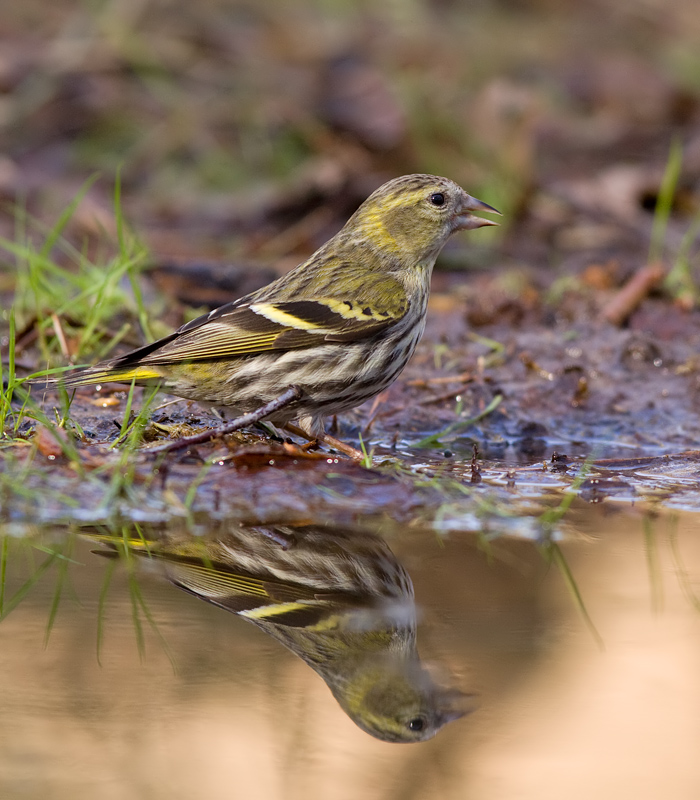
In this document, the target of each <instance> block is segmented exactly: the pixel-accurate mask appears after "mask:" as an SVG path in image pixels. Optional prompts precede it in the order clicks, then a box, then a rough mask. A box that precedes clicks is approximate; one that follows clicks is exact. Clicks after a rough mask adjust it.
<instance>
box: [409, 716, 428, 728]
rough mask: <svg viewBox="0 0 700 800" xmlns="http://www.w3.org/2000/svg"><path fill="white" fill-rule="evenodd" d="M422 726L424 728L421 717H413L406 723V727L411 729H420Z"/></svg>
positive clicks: (423, 721)
mask: <svg viewBox="0 0 700 800" xmlns="http://www.w3.org/2000/svg"><path fill="white" fill-rule="evenodd" d="M423 728H425V720H424V719H423V717H415V718H414V719H412V720H411V721H410V722H409V723H408V729H409V730H411V731H422V730H423Z"/></svg>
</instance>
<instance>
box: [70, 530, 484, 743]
mask: <svg viewBox="0 0 700 800" xmlns="http://www.w3.org/2000/svg"><path fill="white" fill-rule="evenodd" d="M82 535H83V536H85V537H86V538H88V539H91V540H97V541H100V542H102V543H105V544H107V545H108V546H109V547H110V548H111V549H110V550H109V551H107V550H99V551H95V552H97V553H99V554H101V555H111V556H116V555H117V554H118V553H121V554H122V555H127V554H136V555H139V556H142V557H150V559H152V560H153V563H156V564H157V565H159V566H160V567H161V568H162V570H163V572H164V574H165V576H166V577H167V579H168V580H169V581H171V582H172V583H173V584H175V585H176V586H178V587H179V588H181V589H184V590H185V591H187V592H190V593H191V594H193V595H195V596H197V597H200V598H202V599H203V600H206V601H207V602H209V603H213V604H214V605H217V606H220V607H221V608H224V609H226V610H227V611H232V612H234V613H236V614H238V615H240V616H242V617H244V618H245V619H247V620H249V621H250V622H253V623H254V624H255V625H257V626H258V627H259V628H261V629H262V630H263V631H265V633H267V634H269V635H270V636H272V637H273V638H275V639H277V640H278V641H279V642H281V643H282V644H283V645H285V646H286V647H287V648H289V650H291V651H292V652H293V653H295V654H296V655H297V656H299V657H300V658H301V659H303V660H304V661H305V662H306V663H307V664H308V665H309V666H310V667H311V668H312V669H314V670H315V671H316V672H317V673H318V674H319V675H320V676H321V678H323V680H324V681H325V682H326V684H327V685H328V687H329V688H330V690H331V692H332V693H333V695H334V697H335V698H336V700H337V701H338V703H339V704H340V706H341V708H342V709H343V710H344V711H345V712H346V713H347V714H348V716H349V717H350V718H351V719H352V720H353V721H354V722H355V723H356V724H357V725H358V726H359V727H360V728H362V729H363V730H364V731H366V732H367V733H369V734H371V735H372V736H375V737H376V738H378V739H382V740H384V741H388V742H420V741H425V740H426V739H430V738H431V737H432V736H434V735H435V734H436V733H437V732H438V731H439V730H440V728H441V727H442V726H443V725H445V724H446V723H447V722H450V721H451V720H454V719H457V718H459V717H461V716H464V714H466V713H468V711H470V710H471V708H470V703H469V702H468V697H467V696H465V695H463V694H462V693H461V692H459V691H457V690H455V689H448V688H445V687H442V686H440V685H438V684H436V683H435V681H434V680H433V678H432V677H431V675H430V673H429V672H428V670H426V669H425V667H424V666H423V665H422V663H421V661H420V658H419V656H418V652H417V650H416V616H415V604H414V599H413V584H412V583H411V579H410V577H409V576H408V573H407V572H406V571H405V570H404V568H403V567H402V566H401V564H399V562H398V561H397V560H396V558H395V556H394V555H393V553H392V552H391V550H390V549H389V547H388V546H387V544H386V542H385V541H384V540H383V539H381V538H380V537H378V536H375V535H373V534H369V533H362V532H359V531H353V532H352V533H351V534H347V535H345V534H344V533H343V532H342V531H332V530H329V529H324V528H320V527H312V526H308V527H305V528H296V529H291V528H283V527H265V528H263V527H258V528H242V527H241V528H236V527H232V528H231V529H229V530H227V531H226V532H225V533H222V534H219V535H209V536H206V537H192V536H189V537H188V536H185V535H181V536H178V535H175V534H167V535H165V536H163V535H161V536H160V537H159V538H157V539H156V538H154V539H153V540H151V541H147V540H146V539H145V538H136V537H129V536H128V535H127V536H125V537H120V536H107V535H102V534H91V533H87V534H86V533H82Z"/></svg>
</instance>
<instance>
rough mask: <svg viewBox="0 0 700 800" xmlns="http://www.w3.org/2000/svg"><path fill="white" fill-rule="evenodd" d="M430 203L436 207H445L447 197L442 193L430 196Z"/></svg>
mask: <svg viewBox="0 0 700 800" xmlns="http://www.w3.org/2000/svg"><path fill="white" fill-rule="evenodd" d="M430 202H431V203H432V204H433V205H434V206H443V205H445V195H444V194H443V193H442V192H435V193H434V194H431V195H430Z"/></svg>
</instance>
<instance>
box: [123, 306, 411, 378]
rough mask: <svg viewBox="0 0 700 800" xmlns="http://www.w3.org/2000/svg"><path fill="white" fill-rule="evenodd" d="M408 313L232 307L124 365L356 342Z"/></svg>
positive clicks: (371, 309) (149, 347)
mask: <svg viewBox="0 0 700 800" xmlns="http://www.w3.org/2000/svg"><path fill="white" fill-rule="evenodd" d="M407 310H408V302H407V301H406V302H404V303H403V304H398V305H396V304H394V305H392V306H391V307H388V306H382V304H380V303H373V304H372V305H364V306H360V305H358V304H356V303H353V302H352V301H350V300H337V299H335V298H321V299H318V300H287V301H283V302H276V303H273V302H262V301H260V302H254V303H249V304H245V305H236V304H231V305H228V306H222V307H221V308H219V309H216V310H215V311H213V312H212V313H211V314H207V315H205V316H203V317H199V318H198V319H196V320H193V321H192V322H190V323H189V324H187V325H185V326H183V327H182V328H180V329H179V330H178V331H176V332H175V333H174V334H172V335H171V336H169V337H167V338H166V339H164V340H161V341H160V342H155V343H154V344H153V345H147V346H146V347H145V348H142V349H141V350H137V351H135V352H134V353H131V354H129V355H128V356H125V357H124V359H125V360H124V362H122V363H124V364H126V363H127V361H126V360H127V359H128V363H135V362H136V361H138V363H139V364H140V365H143V366H149V365H152V366H156V365H160V364H172V363H176V362H180V361H201V360H208V359H216V358H230V357H235V356H246V355H252V354H255V353H263V352H268V351H272V350H291V349H296V348H303V347H312V346H314V345H317V344H322V343H324V342H353V341H357V340H360V339H364V338H366V337H368V336H373V335H374V334H376V333H379V332H380V331H382V330H384V329H386V328H388V327H389V326H391V325H393V324H395V323H396V322H397V321H398V320H399V319H401V318H402V317H403V316H404V314H405V313H406V311H407Z"/></svg>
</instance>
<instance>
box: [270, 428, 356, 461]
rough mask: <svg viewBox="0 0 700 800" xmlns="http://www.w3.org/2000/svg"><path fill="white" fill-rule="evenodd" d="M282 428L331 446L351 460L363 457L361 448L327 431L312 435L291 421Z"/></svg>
mask: <svg viewBox="0 0 700 800" xmlns="http://www.w3.org/2000/svg"><path fill="white" fill-rule="evenodd" d="M284 429H285V430H286V431H289V433H291V434H293V435H294V436H301V437H302V438H304V439H307V440H308V441H310V442H317V443H318V444H325V445H326V446H327V447H332V448H333V449H334V450H337V451H338V452H339V453H342V454H343V455H345V456H349V457H350V458H351V459H352V460H353V461H358V462H361V461H364V459H365V454H364V453H363V452H362V451H361V450H358V449H357V448H356V447H352V445H349V444H346V443H345V442H343V441H341V440H340V439H336V438H335V436H331V435H330V434H329V433H319V434H317V435H316V436H313V435H311V434H310V433H307V432H306V431H305V430H304V429H303V428H300V427H299V426H298V425H294V424H293V423H292V422H287V423H286V424H285V426H284Z"/></svg>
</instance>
